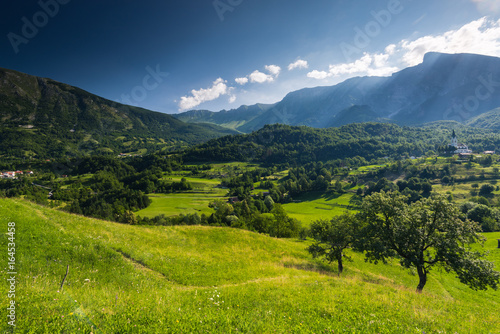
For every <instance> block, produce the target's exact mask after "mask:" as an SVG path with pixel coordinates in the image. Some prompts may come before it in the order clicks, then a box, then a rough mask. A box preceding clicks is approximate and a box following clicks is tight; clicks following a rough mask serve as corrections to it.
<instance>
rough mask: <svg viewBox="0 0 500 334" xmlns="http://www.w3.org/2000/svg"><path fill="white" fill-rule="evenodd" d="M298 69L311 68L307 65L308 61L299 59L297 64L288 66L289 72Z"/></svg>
mask: <svg viewBox="0 0 500 334" xmlns="http://www.w3.org/2000/svg"><path fill="white" fill-rule="evenodd" d="M296 68H298V69H302V68H309V64H308V63H307V61H306V60H302V59H299V60H297V61H296V62H294V63H291V64H290V65H288V70H289V71H292V70H294V69H296Z"/></svg>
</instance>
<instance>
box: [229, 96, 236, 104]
mask: <svg viewBox="0 0 500 334" xmlns="http://www.w3.org/2000/svg"><path fill="white" fill-rule="evenodd" d="M235 101H236V95H231V96H230V97H229V101H228V102H229V103H234V102H235Z"/></svg>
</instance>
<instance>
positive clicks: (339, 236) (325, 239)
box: [307, 213, 356, 276]
mask: <svg viewBox="0 0 500 334" xmlns="http://www.w3.org/2000/svg"><path fill="white" fill-rule="evenodd" d="M355 226H356V218H355V216H354V215H350V214H347V213H346V214H343V215H341V216H339V217H335V218H333V219H332V220H330V221H327V220H318V221H316V222H314V223H312V224H311V227H310V232H309V233H310V236H311V237H312V238H313V239H314V240H315V243H314V244H312V245H311V246H309V248H308V249H307V250H308V251H309V253H311V254H312V256H313V257H315V258H316V257H323V258H324V259H325V260H326V261H328V262H329V263H332V262H333V261H337V264H338V270H339V276H340V274H342V272H343V271H344V265H343V258H344V257H345V258H346V259H348V260H350V258H349V257H347V256H346V255H345V254H344V251H345V250H346V249H347V248H349V247H350V246H351V244H352V243H353V241H354V231H355Z"/></svg>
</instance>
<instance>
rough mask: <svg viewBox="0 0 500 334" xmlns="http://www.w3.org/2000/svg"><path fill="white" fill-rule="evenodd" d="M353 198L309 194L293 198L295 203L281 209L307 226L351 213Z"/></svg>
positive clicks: (348, 194) (348, 195)
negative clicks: (316, 221)
mask: <svg viewBox="0 0 500 334" xmlns="http://www.w3.org/2000/svg"><path fill="white" fill-rule="evenodd" d="M353 196H354V194H352V193H345V194H342V195H340V196H339V195H336V194H332V193H324V192H311V193H309V194H305V195H302V196H298V197H297V198H295V201H297V202H296V203H287V204H283V208H285V211H286V212H287V213H288V215H289V216H290V217H292V218H295V219H298V220H299V221H301V222H303V223H304V224H305V225H309V224H310V223H312V222H313V221H315V220H319V219H326V220H330V219H331V218H332V217H334V216H338V215H341V214H342V213H344V212H346V211H351V210H352V209H353V207H352V206H353V203H352V202H351V199H352V197H353Z"/></svg>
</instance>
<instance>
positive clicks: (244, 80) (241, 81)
mask: <svg viewBox="0 0 500 334" xmlns="http://www.w3.org/2000/svg"><path fill="white" fill-rule="evenodd" d="M234 81H236V83H237V84H240V85H242V86H243V85H246V84H247V83H248V78H247V77H243V78H236V79H234Z"/></svg>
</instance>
